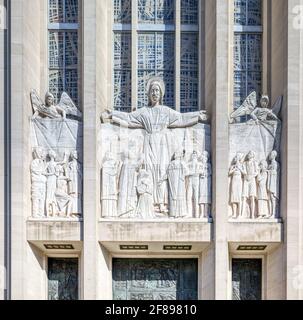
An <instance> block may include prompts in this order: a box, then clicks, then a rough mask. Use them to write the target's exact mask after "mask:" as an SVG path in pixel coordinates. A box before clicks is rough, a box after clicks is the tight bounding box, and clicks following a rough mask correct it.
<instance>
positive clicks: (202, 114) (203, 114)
mask: <svg viewBox="0 0 303 320" xmlns="http://www.w3.org/2000/svg"><path fill="white" fill-rule="evenodd" d="M199 120H200V121H202V122H203V121H207V120H208V115H207V113H206V111H205V110H202V111H200V115H199Z"/></svg>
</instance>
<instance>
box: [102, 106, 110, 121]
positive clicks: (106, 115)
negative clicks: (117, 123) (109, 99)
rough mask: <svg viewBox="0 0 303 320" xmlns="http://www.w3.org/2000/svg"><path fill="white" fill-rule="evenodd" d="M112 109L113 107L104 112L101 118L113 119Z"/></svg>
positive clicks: (104, 119) (103, 119)
mask: <svg viewBox="0 0 303 320" xmlns="http://www.w3.org/2000/svg"><path fill="white" fill-rule="evenodd" d="M112 116H113V114H112V110H111V109H109V108H108V109H106V110H105V111H104V112H103V113H102V114H101V120H102V121H106V120H110V119H112Z"/></svg>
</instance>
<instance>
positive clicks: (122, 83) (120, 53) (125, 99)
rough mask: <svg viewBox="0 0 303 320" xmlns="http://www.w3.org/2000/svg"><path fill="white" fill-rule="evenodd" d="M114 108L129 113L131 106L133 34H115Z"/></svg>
mask: <svg viewBox="0 0 303 320" xmlns="http://www.w3.org/2000/svg"><path fill="white" fill-rule="evenodd" d="M114 106H115V107H116V109H118V110H120V111H129V107H130V106H131V34H130V32H124V33H122V32H116V33H115V34H114Z"/></svg>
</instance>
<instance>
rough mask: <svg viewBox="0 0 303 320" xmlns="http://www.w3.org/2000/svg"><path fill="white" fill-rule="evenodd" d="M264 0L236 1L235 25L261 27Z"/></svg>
mask: <svg viewBox="0 0 303 320" xmlns="http://www.w3.org/2000/svg"><path fill="white" fill-rule="evenodd" d="M261 8H262V0H235V12H234V15H235V25H240V26H261V25H262V10H261Z"/></svg>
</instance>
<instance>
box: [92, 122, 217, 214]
mask: <svg viewBox="0 0 303 320" xmlns="http://www.w3.org/2000/svg"><path fill="white" fill-rule="evenodd" d="M145 135H146V134H145V131H144V130H142V129H130V128H124V127H121V126H116V125H112V124H102V125H101V128H100V132H99V135H98V136H99V152H98V158H99V161H100V163H102V162H103V168H102V170H101V175H102V176H104V179H105V178H106V177H110V176H109V175H105V171H106V169H105V166H104V161H105V158H106V157H105V156H106V155H107V154H108V153H110V154H112V157H113V158H114V159H115V160H112V161H113V163H114V162H116V161H118V162H119V163H120V166H119V164H118V163H116V165H115V166H114V167H115V168H116V169H115V170H114V169H113V171H112V172H113V174H114V173H115V176H116V177H118V180H115V179H113V181H112V183H111V184H110V185H111V187H110V188H109V190H111V192H113V193H115V195H114V197H113V201H115V203H116V204H117V206H118V207H117V208H119V209H120V210H121V211H120V212H119V210H117V209H115V210H116V212H114V213H112V214H111V215H110V216H113V217H120V218H129V217H134V216H136V203H138V201H139V199H138V195H136V191H135V190H134V191H130V190H131V189H132V188H135V186H136V185H137V182H138V176H139V172H140V169H139V168H140V166H141V167H142V168H143V167H145V165H144V160H142V157H141V155H142V154H143V149H144V139H145ZM167 138H168V139H169V141H170V142H171V143H170V144H169V146H170V150H169V155H168V156H167V160H166V161H165V162H164V163H163V167H164V169H163V170H162V171H163V176H162V177H161V178H162V179H161V181H162V183H163V184H164V191H163V192H164V193H165V198H166V199H167V198H168V197H169V194H168V190H169V188H168V180H167V179H168V176H167V173H168V171H167V170H168V168H169V165H170V161H169V159H172V158H173V154H174V152H175V151H177V150H178V151H181V152H182V159H183V160H182V161H183V162H184V164H185V166H184V169H185V170H186V171H187V172H186V173H184V174H185V176H184V177H185V178H186V180H187V179H188V177H189V174H190V172H189V171H188V168H187V167H188V164H189V162H190V159H191V157H192V153H193V151H196V152H197V153H198V155H199V156H200V155H202V154H203V152H204V151H208V152H209V154H210V126H209V125H207V124H197V125H195V126H194V127H192V128H187V129H184V128H179V129H169V130H167ZM183 150H184V154H185V156H184V157H183ZM159 152H161V151H159ZM129 153H131V154H132V158H133V159H132V162H133V164H132V165H129V164H128V163H129V160H128V159H127V155H128V154H129ZM199 162H200V160H199ZM114 167H113V168H114ZM165 168H166V169H165ZM125 170H128V173H125ZM205 174H206V175H205V176H206V177H207V178H208V180H207V181H206V183H205V184H206V185H207V192H208V194H209V193H210V192H209V190H210V183H211V179H210V175H211V167H210V164H209V162H207V167H206V172H205ZM126 176H127V180H125V179H126ZM133 179H136V180H135V181H133ZM103 183H104V182H103V181H102V184H103ZM153 183H154V180H153ZM106 185H107V186H109V184H108V181H107V182H106ZM119 185H120V190H119V193H120V194H119V196H118V189H117V188H118V187H119ZM126 186H128V188H126ZM137 187H138V186H137ZM105 188H107V187H105V185H104V192H105ZM115 190H116V191H115ZM151 191H152V195H153V194H154V193H155V192H157V191H155V188H154V189H153V190H151ZM199 191H200V190H198V192H199ZM104 192H103V193H102V194H104ZM125 192H128V194H125ZM129 192H132V194H130V193H129ZM201 192H204V193H205V192H206V191H205V190H204V189H203V188H202V190H201ZM183 193H184V196H185V197H186V192H184V191H183ZM102 197H104V196H102ZM132 197H133V198H134V200H131V198H132ZM136 197H137V199H136ZM121 198H122V199H121ZM124 198H125V199H124ZM126 198H127V199H128V204H130V205H129V207H128V206H126V205H122V203H123V201H125V202H126V201H127V200H126ZM208 198H211V194H209V196H208ZM123 199H124V200H123ZM132 201H133V205H131V202H132ZM155 201H156V200H155V199H154V200H153V203H154V204H155ZM166 201H167V200H166ZM203 201H204V200H203ZM207 202H209V200H208V201H207ZM116 204H114V206H116ZM166 204H167V202H166ZM201 204H203V203H202V202H201ZM208 204H209V203H207V205H208ZM125 208H126V209H129V210H125ZM105 209H106V206H104V208H103V211H102V216H104V217H106V216H108V215H107V214H106V213H105V212H104V210H105ZM106 210H107V209H106ZM124 211H126V212H124ZM182 211H183V212H182V214H183V215H185V216H187V214H186V211H187V205H186V198H185V210H184V208H183V210H182ZM151 213H152V212H151ZM168 214H169V213H165V212H164V213H163V212H162V213H161V212H159V208H158V210H157V209H154V212H153V213H152V215H154V216H155V218H165V217H167V216H168ZM188 215H189V216H190V217H196V216H195V214H194V212H193V211H192V212H188ZM199 216H200V215H199V214H198V215H197V218H199ZM142 218H143V219H144V216H143V217H142ZM146 218H147V217H146Z"/></svg>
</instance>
